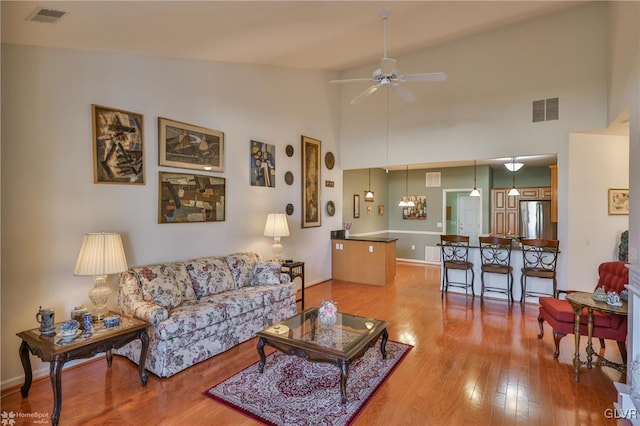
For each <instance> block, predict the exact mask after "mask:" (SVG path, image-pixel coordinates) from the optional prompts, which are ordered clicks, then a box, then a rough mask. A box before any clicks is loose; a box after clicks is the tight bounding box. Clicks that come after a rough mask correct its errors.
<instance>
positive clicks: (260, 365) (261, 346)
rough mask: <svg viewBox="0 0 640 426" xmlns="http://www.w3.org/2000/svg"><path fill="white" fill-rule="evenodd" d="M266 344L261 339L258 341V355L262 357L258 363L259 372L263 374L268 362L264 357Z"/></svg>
mask: <svg viewBox="0 0 640 426" xmlns="http://www.w3.org/2000/svg"><path fill="white" fill-rule="evenodd" d="M265 344H266V342H265V340H264V339H263V338H262V337H261V338H259V339H258V346H257V348H258V355H260V362H259V363H258V371H259V372H260V373H262V372H263V371H264V364H265V362H266V361H267V358H266V357H265V356H264V345H265Z"/></svg>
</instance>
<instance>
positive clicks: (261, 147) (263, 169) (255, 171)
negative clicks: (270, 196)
mask: <svg viewBox="0 0 640 426" xmlns="http://www.w3.org/2000/svg"><path fill="white" fill-rule="evenodd" d="M249 170H250V173H251V176H250V180H251V186H266V187H269V188H275V186H276V146H275V145H270V144H268V143H264V142H258V141H251V154H250V157H249ZM292 177H293V176H292ZM285 179H286V177H285Z"/></svg>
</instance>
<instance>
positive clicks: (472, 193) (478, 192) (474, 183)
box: [469, 160, 480, 197]
mask: <svg viewBox="0 0 640 426" xmlns="http://www.w3.org/2000/svg"><path fill="white" fill-rule="evenodd" d="M469 196H470V197H479V196H480V191H478V187H477V186H476V160H473V191H471V193H470V194H469Z"/></svg>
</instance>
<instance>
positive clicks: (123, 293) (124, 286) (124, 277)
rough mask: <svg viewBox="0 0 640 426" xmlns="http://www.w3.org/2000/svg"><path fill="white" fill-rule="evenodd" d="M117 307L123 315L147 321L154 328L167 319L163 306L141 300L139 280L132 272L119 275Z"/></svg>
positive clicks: (167, 315) (167, 313) (167, 314)
mask: <svg viewBox="0 0 640 426" xmlns="http://www.w3.org/2000/svg"><path fill="white" fill-rule="evenodd" d="M118 307H119V308H120V310H121V311H122V313H123V314H125V315H129V316H131V317H134V318H138V319H141V320H145V321H148V322H150V323H151V324H153V325H154V326H155V325H158V323H159V322H161V321H164V320H166V319H167V318H169V312H168V311H167V310H166V309H165V308H164V307H163V306H160V305H157V304H155V303H153V302H146V301H145V300H144V299H143V297H142V289H141V288H140V280H139V279H138V276H137V274H136V273H135V272H133V271H126V272H123V273H121V274H120V280H119V282H118Z"/></svg>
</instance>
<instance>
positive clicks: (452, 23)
mask: <svg viewBox="0 0 640 426" xmlns="http://www.w3.org/2000/svg"><path fill="white" fill-rule="evenodd" d="M580 3H581V2H577V1H521V2H518V1H408V2H401V1H386V2H372V1H67V2H65V1H46V0H45V1H38V2H31V1H2V2H1V8H2V10H1V12H2V42H3V43H10V44H24V45H33V46H45V47H56V48H67V49H84V50H95V51H110V52H130V53H137V54H150V55H160V56H168V57H182V58H195V59H202V60H213V61H221V62H231V63H241V64H257V65H268V66H279V67H291V68H299V69H311V70H333V71H336V70H343V69H348V68H351V67H354V66H359V65H364V64H367V63H371V62H375V61H377V60H378V59H379V58H381V57H382V56H383V52H382V46H383V26H382V21H381V18H380V12H382V11H383V10H389V11H390V12H391V16H390V18H389V20H388V25H387V28H388V34H387V37H388V56H389V57H398V56H400V55H403V54H406V53H409V52H412V51H416V50H419V49H423V48H427V47H431V46H435V45H438V44H443V43H446V42H450V41H453V40H456V39H459V38H462V37H465V36H470V35H473V34H477V33H480V32H484V31H487V30H490V29H494V28H499V27H502V26H506V25H512V24H517V23H519V22H524V21H526V20H530V19H533V18H536V17H540V16H544V15H547V14H551V13H556V12H558V11H560V10H562V9H566V8H569V7H573V6H576V5H579V4H580ZM37 7H42V8H46V9H54V10H59V11H64V12H66V14H65V15H64V16H63V17H62V18H60V19H59V20H58V21H57V22H55V23H39V22H33V21H30V20H28V19H27V18H28V17H29V15H30V14H32V12H34V10H35V9H36V8H37Z"/></svg>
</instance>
